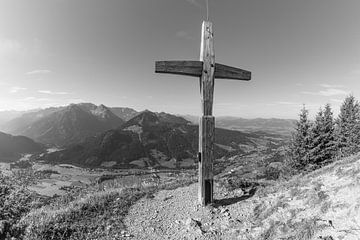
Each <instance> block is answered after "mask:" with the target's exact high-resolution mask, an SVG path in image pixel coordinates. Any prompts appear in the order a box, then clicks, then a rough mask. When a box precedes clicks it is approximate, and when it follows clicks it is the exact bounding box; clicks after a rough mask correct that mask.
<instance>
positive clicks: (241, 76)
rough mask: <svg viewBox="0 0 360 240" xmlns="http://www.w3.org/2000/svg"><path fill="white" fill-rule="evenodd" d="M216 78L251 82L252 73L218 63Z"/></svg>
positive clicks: (216, 65)
mask: <svg viewBox="0 0 360 240" xmlns="http://www.w3.org/2000/svg"><path fill="white" fill-rule="evenodd" d="M215 78H222V79H235V80H244V81H249V80H251V72H249V71H246V70H242V69H240V68H235V67H230V66H226V65H223V64H219V63H216V64H215Z"/></svg>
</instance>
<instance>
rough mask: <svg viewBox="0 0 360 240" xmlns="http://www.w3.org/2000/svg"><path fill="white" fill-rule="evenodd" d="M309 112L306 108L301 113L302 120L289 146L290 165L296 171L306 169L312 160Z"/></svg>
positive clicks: (297, 124)
mask: <svg viewBox="0 0 360 240" xmlns="http://www.w3.org/2000/svg"><path fill="white" fill-rule="evenodd" d="M308 114H309V112H308V110H306V109H305V106H303V108H302V109H301V111H300V115H299V117H300V119H299V121H297V122H296V127H295V132H294V133H293V135H292V139H291V141H290V146H289V155H290V165H291V167H293V168H295V169H304V168H305V166H306V165H307V164H308V163H309V160H310V154H309V150H310V143H311V139H310V137H311V136H310V128H311V123H310V121H309V119H308Z"/></svg>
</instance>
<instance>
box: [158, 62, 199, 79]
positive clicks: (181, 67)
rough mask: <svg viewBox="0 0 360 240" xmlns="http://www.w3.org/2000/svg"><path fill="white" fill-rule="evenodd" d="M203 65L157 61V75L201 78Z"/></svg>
mask: <svg viewBox="0 0 360 240" xmlns="http://www.w3.org/2000/svg"><path fill="white" fill-rule="evenodd" d="M202 68H203V63H202V62H201V61H157V62H155V72H156V73H169V74H178V75H187V76H193V77H200V76H201V73H202Z"/></svg>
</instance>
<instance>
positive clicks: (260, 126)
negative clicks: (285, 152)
mask: <svg viewBox="0 0 360 240" xmlns="http://www.w3.org/2000/svg"><path fill="white" fill-rule="evenodd" d="M184 118H185V119H187V120H189V121H191V122H193V123H197V122H198V121H199V118H198V117H196V116H192V115H185V116H184ZM295 123H296V120H294V119H280V118H254V119H246V118H239V117H215V125H216V127H219V128H226V129H232V130H239V131H243V132H254V131H265V132H269V133H276V134H282V135H287V136H289V135H290V134H291V132H292V131H293V130H294V127H295Z"/></svg>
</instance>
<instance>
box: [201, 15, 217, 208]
mask: <svg viewBox="0 0 360 240" xmlns="http://www.w3.org/2000/svg"><path fill="white" fill-rule="evenodd" d="M200 61H202V62H203V71H202V74H201V77H200V95H201V111H202V114H203V116H202V117H201V118H200V119H199V201H200V203H201V205H203V206H205V205H207V204H209V203H212V202H213V160H214V153H213V152H214V151H213V150H214V138H215V118H214V117H213V116H212V108H213V95H214V76H215V74H214V73H215V53H214V41H213V28H212V23H211V22H206V21H204V22H203V24H202V31H201V50H200Z"/></svg>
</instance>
